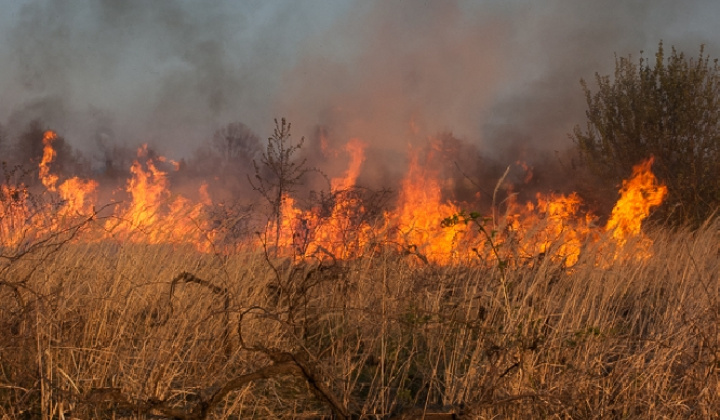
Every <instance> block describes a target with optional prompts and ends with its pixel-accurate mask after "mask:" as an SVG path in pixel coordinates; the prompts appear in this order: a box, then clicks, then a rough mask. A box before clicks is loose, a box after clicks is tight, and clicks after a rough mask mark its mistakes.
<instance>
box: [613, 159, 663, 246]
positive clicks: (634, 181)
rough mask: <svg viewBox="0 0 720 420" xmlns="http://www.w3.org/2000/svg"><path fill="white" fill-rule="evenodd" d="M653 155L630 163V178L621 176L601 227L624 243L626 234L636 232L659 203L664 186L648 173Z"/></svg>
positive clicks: (633, 234) (627, 236)
mask: <svg viewBox="0 0 720 420" xmlns="http://www.w3.org/2000/svg"><path fill="white" fill-rule="evenodd" d="M653 160H654V159H653V158H652V157H651V158H649V159H647V160H645V161H644V162H641V163H639V164H638V165H635V167H633V171H632V178H630V179H629V180H625V181H623V183H622V188H621V189H620V199H619V200H618V201H617V203H616V204H615V207H613V210H612V214H611V215H610V219H609V220H608V223H607V225H606V226H605V230H606V231H608V232H612V236H613V238H615V240H617V241H618V243H619V244H621V245H624V244H625V243H626V242H627V240H628V238H631V237H633V236H637V235H640V233H641V230H640V228H641V227H642V222H643V220H645V219H646V218H647V217H648V216H649V215H650V211H651V210H652V208H653V207H657V206H659V205H660V204H662V202H663V200H664V199H665V196H666V195H667V192H668V190H667V187H666V186H664V185H660V184H659V183H658V180H657V178H655V175H654V174H653V173H652V170H651V167H652V164H653Z"/></svg>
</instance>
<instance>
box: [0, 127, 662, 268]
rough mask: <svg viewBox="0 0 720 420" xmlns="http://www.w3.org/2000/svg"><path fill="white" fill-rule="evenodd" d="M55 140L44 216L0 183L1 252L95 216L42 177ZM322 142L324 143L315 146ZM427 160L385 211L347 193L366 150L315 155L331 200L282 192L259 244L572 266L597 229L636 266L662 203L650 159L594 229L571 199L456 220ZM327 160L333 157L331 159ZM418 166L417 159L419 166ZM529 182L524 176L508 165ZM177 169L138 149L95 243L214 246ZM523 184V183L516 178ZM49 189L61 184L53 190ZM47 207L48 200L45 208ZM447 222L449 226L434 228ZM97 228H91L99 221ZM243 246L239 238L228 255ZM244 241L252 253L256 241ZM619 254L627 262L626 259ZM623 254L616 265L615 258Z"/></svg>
mask: <svg viewBox="0 0 720 420" xmlns="http://www.w3.org/2000/svg"><path fill="white" fill-rule="evenodd" d="M56 140H57V135H56V134H55V133H54V132H52V131H47V132H45V133H44V136H43V156H42V159H41V161H40V163H39V165H38V176H39V179H40V180H41V183H42V185H43V186H44V187H45V190H46V193H47V194H50V195H51V196H53V197H59V198H60V200H58V201H56V203H57V205H54V206H53V207H48V208H47V209H45V210H49V213H47V212H45V213H43V212H41V211H38V209H35V208H33V207H32V200H30V198H29V197H30V195H29V194H30V193H29V192H28V190H27V188H25V187H24V186H23V185H17V186H10V185H0V204H2V205H1V206H0V246H12V245H17V244H20V243H21V242H23V241H31V240H33V238H37V237H40V236H41V235H43V234H47V233H48V232H52V231H53V230H58V229H61V228H62V226H63V223H66V222H67V221H70V220H76V218H77V217H81V216H83V217H88V215H91V216H90V217H91V218H92V217H93V216H92V215H93V214H94V213H95V207H96V204H97V203H96V201H97V197H96V195H97V193H96V191H97V189H98V183H97V182H96V181H95V180H91V179H81V178H79V177H72V178H68V179H65V180H63V181H62V182H60V181H61V179H60V176H58V175H57V174H55V173H53V172H52V164H53V162H54V161H55V159H56V157H57V153H56V151H55V150H54V149H53V142H55V141H56ZM325 142H326V141H325ZM429 146H430V147H428V148H427V152H426V155H422V154H421V153H420V152H419V151H418V150H411V152H410V161H409V165H408V170H407V173H406V175H405V177H404V178H403V180H402V182H401V185H400V187H401V188H400V191H399V192H398V194H397V202H396V203H395V206H394V207H391V208H387V209H385V210H383V211H382V212H377V211H376V212H373V213H372V214H373V215H375V216H374V217H369V216H368V214H370V213H368V211H369V209H368V208H366V206H367V205H368V203H366V202H365V201H364V199H363V195H362V191H363V190H361V189H359V188H357V187H356V183H357V179H358V177H359V176H360V174H361V170H362V166H363V163H364V161H365V148H366V147H367V146H366V144H365V143H364V142H363V141H361V140H360V139H357V138H353V139H350V140H349V141H348V142H347V144H346V145H345V147H344V148H343V149H342V150H340V149H338V150H337V151H331V150H329V148H328V147H327V144H325V149H324V153H326V154H330V153H331V152H332V154H333V156H335V157H340V156H341V155H340V153H341V152H344V153H345V154H346V156H347V157H348V165H347V169H346V170H345V171H344V173H342V175H340V176H338V177H335V178H332V179H331V180H330V187H331V188H330V192H329V194H326V195H323V196H322V199H321V200H319V201H318V202H316V203H315V204H314V205H312V206H310V208H302V206H300V205H299V203H298V201H297V200H296V199H295V198H294V197H293V196H291V195H289V194H286V195H284V196H283V197H282V202H281V206H280V215H279V217H277V218H275V217H272V218H271V220H270V221H269V222H268V223H267V225H266V226H265V232H266V234H265V235H264V237H263V238H261V239H256V241H257V240H260V241H261V242H262V243H261V245H264V246H267V245H271V246H272V247H273V248H274V249H275V250H276V252H277V255H279V256H292V257H297V258H306V257H310V256H318V255H320V256H322V257H323V258H324V257H332V258H335V259H352V258H360V257H362V256H363V255H365V254H366V253H367V252H374V251H375V250H376V249H377V248H378V247H384V248H386V249H394V250H396V251H401V252H404V253H407V254H412V255H415V256H417V257H418V258H416V259H415V260H416V261H423V262H425V263H431V264H438V265H447V264H453V263H460V262H462V263H469V262H472V261H475V262H479V263H480V264H489V265H494V264H499V263H500V261H498V260H502V261H503V263H508V264H513V265H522V264H526V263H531V262H532V261H539V260H542V259H545V258H549V259H551V260H553V261H557V262H560V263H562V264H563V265H564V266H565V267H568V268H570V267H573V266H574V265H575V264H577V263H578V261H579V259H580V257H581V255H582V252H583V250H584V247H585V244H586V243H588V242H589V241H599V240H600V238H601V237H602V235H601V234H602V232H607V236H608V237H609V238H610V239H611V240H612V241H613V244H612V245H611V247H612V250H610V249H604V250H603V252H601V254H603V255H604V257H603V258H605V260H604V261H601V262H599V264H603V263H608V262H611V261H616V260H618V259H619V258H621V257H620V255H621V254H620V251H622V250H626V251H628V252H629V253H630V254H631V255H633V256H634V257H635V258H646V257H647V256H649V255H651V253H650V251H649V249H650V248H649V244H651V242H650V240H649V239H647V238H644V237H643V235H642V231H641V226H642V222H643V220H645V219H646V218H647V217H648V215H649V214H650V212H651V211H652V209H653V208H655V207H656V206H658V205H660V204H661V203H662V201H663V199H664V197H665V196H666V195H667V188H666V187H665V186H663V185H660V184H659V182H658V181H657V179H656V178H655V176H654V175H653V173H652V171H651V166H652V162H653V160H652V158H651V159H648V160H646V161H644V162H642V163H640V164H638V165H637V166H635V167H634V168H633V173H632V176H631V177H630V179H628V180H626V181H623V184H622V188H621V190H620V198H619V200H618V202H617V204H616V205H615V207H614V208H613V211H612V214H611V216H610V219H609V220H608V223H607V224H606V225H605V227H604V228H599V227H597V226H596V224H595V222H596V220H597V218H596V217H595V216H594V215H593V214H592V213H590V212H588V211H585V210H584V206H583V203H582V200H581V198H580V196H579V195H577V194H576V193H572V194H568V195H564V194H537V195H536V197H535V199H534V200H533V201H532V202H527V203H519V202H517V201H516V200H515V198H514V196H511V197H510V198H509V199H508V200H506V201H505V202H504V204H503V206H504V207H505V209H506V211H505V216H504V217H501V218H499V217H497V216H496V215H497V210H496V211H495V212H493V215H494V217H482V216H481V215H477V214H474V215H473V216H472V217H471V218H467V219H463V218H462V217H460V215H463V214H464V213H463V212H462V209H461V208H460V206H459V205H458V204H455V203H453V202H452V201H450V200H449V199H448V198H446V197H445V196H444V195H443V191H444V189H445V190H448V189H450V188H449V187H450V186H451V184H448V183H447V181H443V180H442V179H441V176H440V172H439V171H437V170H434V169H433V167H434V166H436V165H434V163H433V162H434V160H436V159H437V158H438V156H440V155H441V153H439V152H441V151H442V148H441V146H442V145H441V144H439V142H433V143H431V144H430V145H429ZM336 152H337V154H336ZM421 162H423V163H421ZM518 164H519V165H521V166H522V167H523V168H524V169H525V172H526V175H527V176H528V177H530V176H531V175H532V168H531V167H529V166H527V165H526V164H524V163H523V162H518ZM165 168H167V169H169V170H173V169H174V170H175V171H177V170H178V169H179V168H180V164H179V163H178V162H174V161H171V160H168V159H166V158H164V157H162V156H156V157H154V158H153V157H150V156H149V153H148V149H147V146H142V147H141V148H140V149H139V150H138V154H137V159H135V160H134V161H133V163H132V165H131V167H130V177H129V179H128V180H127V183H126V185H125V188H124V190H122V191H118V193H124V194H127V197H128V200H126V201H120V202H118V203H116V205H115V208H114V209H113V214H112V215H111V216H110V217H107V221H106V222H104V223H102V224H101V226H102V229H98V230H97V232H98V233H97V234H96V235H95V236H94V238H95V240H106V239H109V238H112V239H115V240H120V241H130V242H142V243H149V244H168V243H169V244H192V245H193V246H195V247H196V248H197V249H198V250H200V251H202V252H209V251H211V250H217V249H218V248H213V246H214V241H216V240H224V239H221V238H223V236H222V235H220V234H219V229H222V221H220V222H219V223H218V222H217V221H216V222H213V223H210V222H209V216H208V214H209V213H210V211H211V210H210V209H211V208H212V207H213V206H216V204H214V203H213V200H212V197H211V195H210V193H209V186H208V184H207V183H202V184H201V185H200V186H199V189H198V199H197V201H193V200H191V199H189V198H187V197H183V196H181V195H179V194H175V193H173V192H172V190H171V185H170V178H169V176H168V173H167V170H166V169H165ZM527 180H528V179H527V178H526V181H527ZM58 183H59V185H58ZM54 202H55V201H54ZM449 216H454V219H453V220H456V221H457V222H456V223H450V224H448V225H447V226H443V223H442V222H443V221H444V220H447V219H448V217H449ZM98 225H100V224H98ZM631 238H638V239H639V241H634V243H635V242H638V243H640V244H641V246H640V247H639V248H633V249H628V248H627V246H626V245H627V244H628V243H629V241H630V239H631ZM245 244H253V240H251V239H245V240H241V241H240V243H238V244H236V246H235V247H232V246H231V247H229V248H228V247H226V246H225V245H223V249H226V250H232V249H238V247H240V246H242V245H245ZM254 245H258V244H257V242H255V243H254ZM628 252H626V253H625V254H627V253H628ZM623 258H624V257H623Z"/></svg>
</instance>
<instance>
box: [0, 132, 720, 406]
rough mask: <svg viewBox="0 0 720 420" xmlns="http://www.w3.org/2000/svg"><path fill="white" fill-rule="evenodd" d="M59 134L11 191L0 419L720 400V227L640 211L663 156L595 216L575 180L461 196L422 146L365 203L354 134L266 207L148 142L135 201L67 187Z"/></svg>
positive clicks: (5, 194)
mask: <svg viewBox="0 0 720 420" xmlns="http://www.w3.org/2000/svg"><path fill="white" fill-rule="evenodd" d="M47 138H49V139H51V136H48V137H47ZM51 144H52V141H51V140H48V141H47V143H46V144H45V146H46V149H45V152H46V153H45V155H44V159H43V161H42V163H41V164H40V179H41V180H42V184H43V186H44V187H46V188H47V191H44V192H41V193H40V194H39V195H35V194H34V193H33V192H32V191H30V190H29V189H28V188H27V187H25V186H24V185H23V184H22V183H19V182H10V178H9V177H8V178H7V180H6V182H5V183H4V184H2V190H0V193H1V194H2V196H1V198H2V200H0V203H2V208H0V242H1V247H0V302H2V305H0V331H2V337H4V340H3V341H2V343H1V344H0V416H2V417H3V418H10V419H12V418H35V417H44V418H50V417H57V418H69V417H75V418H108V419H109V418H150V417H160V418H180V419H205V418H217V419H234V418H268V417H283V418H288V417H290V418H331V417H334V418H365V417H376V418H416V417H421V416H422V415H423V414H427V413H434V415H436V417H435V418H453V417H452V416H459V417H461V418H462V417H463V416H464V417H465V418H486V417H495V416H502V417H510V418H542V417H558V418H587V417H595V416H601V417H602V416H604V417H645V418H657V417H669V418H692V417H697V418H705V417H708V416H711V415H712V413H716V412H718V410H720V397H719V396H720V389H719V388H718V387H717V384H718V383H720V382H718V379H719V378H718V377H717V376H718V374H717V366H718V355H719V354H720V341H718V337H720V335H718V333H717V325H719V324H718V322H719V321H720V302H719V301H718V296H720V294H719V293H718V292H719V290H718V286H717V284H718V282H717V278H716V276H717V274H716V273H717V272H719V271H718V269H719V268H720V267H718V265H719V264H720V258H718V249H717V244H718V240H719V239H720V237H719V236H720V234H719V233H718V232H719V228H720V226H719V225H718V224H717V223H716V222H708V224H707V225H706V226H704V227H703V228H702V229H699V230H696V231H692V232H691V231H669V230H664V229H654V230H653V229H649V230H648V229H645V231H643V230H641V222H642V221H643V219H644V218H645V217H647V215H648V214H649V212H650V210H651V209H652V207H654V206H657V205H658V204H659V203H660V202H662V199H663V197H664V195H665V194H666V189H665V187H664V186H662V185H659V184H658V183H657V180H656V179H655V177H654V176H653V175H652V172H651V163H652V162H651V161H647V162H643V163H641V164H639V165H638V166H636V168H635V169H634V172H633V175H632V176H631V177H630V178H629V179H628V180H627V181H626V182H625V183H623V188H622V190H621V194H620V199H619V201H618V204H617V205H616V209H615V210H614V211H613V214H612V216H611V218H610V221H609V222H608V223H607V224H606V225H605V226H604V227H603V226H601V225H599V224H598V223H597V218H595V217H594V216H593V215H592V214H590V213H587V212H585V211H583V207H582V202H581V200H580V197H579V196H577V195H575V194H570V195H560V194H551V195H538V196H537V198H536V201H534V202H532V203H525V204H522V203H517V202H515V201H513V200H512V199H508V200H506V201H505V202H504V204H503V205H504V206H505V211H504V212H503V213H502V214H500V212H495V214H492V215H489V216H484V215H481V214H479V213H466V212H462V211H461V210H460V208H459V207H458V206H457V205H456V204H453V203H450V202H445V201H443V200H442V196H441V194H440V193H439V191H440V190H439V184H438V182H437V180H436V177H434V176H433V174H432V173H431V172H430V171H428V170H427V169H423V168H420V167H417V166H414V165H411V168H410V170H409V172H408V175H407V177H406V179H405V181H404V182H403V184H402V185H403V189H402V191H401V192H400V193H399V195H398V199H397V202H396V203H395V207H392V206H381V207H376V206H372V205H371V203H374V202H375V201H373V199H375V200H380V201H382V199H379V198H378V197H377V196H374V198H373V197H372V194H364V193H363V192H362V191H361V190H359V189H354V188H352V186H353V185H354V180H355V177H357V173H358V170H359V168H360V166H361V163H362V158H363V155H362V143H361V142H359V141H354V142H353V143H352V147H348V149H347V150H348V151H349V152H353V153H355V155H354V156H355V157H354V158H353V159H351V165H350V169H349V170H348V171H347V173H346V174H345V175H346V176H345V177H344V178H338V179H334V180H331V181H332V182H331V185H333V186H335V189H333V190H332V191H331V192H330V194H328V195H327V196H326V197H325V198H324V199H323V200H320V201H319V204H318V205H317V206H315V207H310V208H301V207H299V206H297V205H296V203H295V202H294V201H293V198H292V197H290V196H287V197H285V198H284V199H283V201H282V208H281V217H279V218H278V217H269V218H267V219H269V220H270V221H269V222H267V219H266V220H264V221H260V222H258V219H257V217H255V216H254V215H256V212H254V211H252V209H250V208H242V207H237V208H234V207H230V206H219V205H213V204H212V203H211V200H210V198H209V197H206V198H204V199H202V200H200V201H198V202H192V201H190V200H188V199H186V198H184V197H181V196H179V195H176V194H172V193H171V192H170V191H169V190H168V179H167V176H166V173H165V172H164V171H163V170H162V169H160V166H159V164H158V162H157V161H155V160H153V159H149V158H147V157H146V156H145V155H144V154H143V153H144V152H143V150H142V149H141V151H140V154H139V158H138V161H136V162H135V163H134V164H133V166H132V168H133V170H132V174H133V177H132V178H131V179H130V180H128V182H127V193H128V195H129V197H130V200H129V201H128V202H126V203H116V204H114V205H112V206H108V207H106V208H96V207H95V206H94V205H89V204H88V203H89V202H88V201H86V200H85V198H87V197H92V196H93V191H92V190H93V189H94V188H95V187H96V186H95V185H94V184H92V183H91V182H88V181H83V180H76V181H73V182H77V183H76V184H72V185H81V186H87V187H92V188H90V191H87V190H85V189H82V188H81V189H79V191H78V192H81V193H82V200H73V199H71V198H70V197H69V196H68V197H66V196H64V195H63V196H58V194H60V193H62V191H63V188H62V186H63V185H69V184H68V182H70V181H71V180H73V179H75V178H70V179H69V180H65V181H63V182H62V183H61V184H60V187H59V188H58V189H55V185H57V183H58V182H60V181H61V179H60V177H57V176H54V175H53V172H52V165H51V164H52V156H53V154H52V153H51V149H49V148H50V145H51ZM340 186H342V188H340ZM51 187H52V188H51ZM68 191H73V188H69V189H68ZM277 220H280V223H281V226H279V228H278V226H276V225H273V223H277V222H276V221H277ZM253 231H256V232H257V233H256V234H255V235H253V234H252V233H251V232H253ZM273 238H274V240H273Z"/></svg>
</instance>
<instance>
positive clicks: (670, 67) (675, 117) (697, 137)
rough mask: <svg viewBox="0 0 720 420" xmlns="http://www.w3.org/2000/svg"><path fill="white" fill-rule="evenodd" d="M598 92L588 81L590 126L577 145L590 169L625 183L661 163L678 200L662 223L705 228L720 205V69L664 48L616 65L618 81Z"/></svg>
mask: <svg viewBox="0 0 720 420" xmlns="http://www.w3.org/2000/svg"><path fill="white" fill-rule="evenodd" d="M595 81H596V84H597V91H596V92H593V91H591V89H590V88H589V87H588V83H587V82H586V81H585V80H582V81H581V84H582V87H583V90H584V92H585V96H586V98H587V105H588V109H587V111H586V115H587V125H586V127H585V128H584V129H583V128H581V127H580V126H576V128H575V130H574V133H573V134H572V135H571V138H573V140H574V141H575V142H576V144H577V146H578V147H579V149H580V152H581V155H582V156H583V157H584V160H585V162H586V163H587V164H588V166H589V167H590V169H591V170H592V171H593V172H594V173H595V174H596V175H598V177H599V178H600V179H601V180H603V181H601V182H608V183H614V184H617V183H619V181H620V180H621V179H623V178H624V177H626V176H627V175H628V174H629V171H630V169H631V168H632V167H633V165H635V164H637V163H638V162H639V161H641V160H643V159H645V158H647V157H648V156H650V155H654V156H655V165H654V167H653V171H654V172H655V173H656V175H657V176H658V178H659V179H660V180H661V181H662V182H664V183H665V184H666V185H667V186H668V188H669V190H670V194H669V197H668V199H667V201H666V205H665V206H664V207H663V208H662V209H659V211H658V212H656V216H659V217H661V218H665V220H667V221H670V222H672V223H690V224H693V225H698V224H699V223H701V222H702V221H704V220H705V219H706V218H707V217H708V216H710V215H711V214H713V212H714V211H715V210H716V208H717V205H718V203H719V202H720V183H719V182H718V179H720V98H719V97H718V91H719V90H720V67H719V66H718V61H717V59H715V60H713V61H710V59H709V58H708V57H707V56H706V55H705V53H704V47H702V46H701V47H700V53H699V56H698V58H686V57H685V55H684V54H683V53H682V52H678V51H677V50H676V49H675V48H674V47H673V48H672V51H671V54H670V55H669V56H667V57H666V54H665V50H664V48H663V44H662V42H661V43H660V44H659V46H658V51H657V53H656V54H655V60H654V62H652V61H651V60H649V59H646V58H645V57H642V55H641V58H640V60H639V63H638V64H635V63H634V62H633V60H632V57H631V56H629V57H627V58H617V57H616V60H615V74H614V77H613V78H611V77H610V76H601V75H599V74H596V75H595Z"/></svg>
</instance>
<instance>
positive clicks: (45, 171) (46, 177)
mask: <svg viewBox="0 0 720 420" xmlns="http://www.w3.org/2000/svg"><path fill="white" fill-rule="evenodd" d="M55 139H57V134H55V132H53V131H50V130H48V131H46V132H45V134H43V139H42V142H43V156H42V160H41V161H40V171H39V176H40V181H42V183H43V185H44V186H45V188H47V189H48V191H55V184H57V181H58V177H57V175H53V174H51V173H50V163H52V161H53V160H55V156H56V155H57V153H55V149H53V147H52V142H53V141H55Z"/></svg>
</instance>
